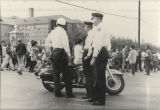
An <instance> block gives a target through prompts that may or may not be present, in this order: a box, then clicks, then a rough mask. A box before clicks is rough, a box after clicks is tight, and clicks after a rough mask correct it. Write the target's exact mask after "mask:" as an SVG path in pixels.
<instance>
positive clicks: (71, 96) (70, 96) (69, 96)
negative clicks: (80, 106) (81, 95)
mask: <svg viewBox="0 0 160 110" xmlns="http://www.w3.org/2000/svg"><path fill="white" fill-rule="evenodd" d="M67 97H68V98H75V95H73V94H72V95H67Z"/></svg>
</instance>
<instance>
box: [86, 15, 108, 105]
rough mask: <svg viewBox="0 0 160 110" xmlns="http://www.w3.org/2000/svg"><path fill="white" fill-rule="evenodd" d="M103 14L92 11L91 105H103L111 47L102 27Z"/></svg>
mask: <svg viewBox="0 0 160 110" xmlns="http://www.w3.org/2000/svg"><path fill="white" fill-rule="evenodd" d="M102 19H103V15H102V14H100V13H92V20H93V24H94V27H93V30H92V31H93V33H94V38H93V42H92V46H91V48H90V49H89V51H90V52H91V53H92V60H91V62H90V65H91V66H93V67H94V72H93V97H92V102H93V105H105V92H106V91H105V88H106V77H105V70H106V66H107V62H108V57H109V53H108V51H110V49H111V42H110V36H109V35H108V34H106V32H105V31H106V30H104V28H103V27H102Z"/></svg>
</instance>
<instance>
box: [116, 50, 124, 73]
mask: <svg viewBox="0 0 160 110" xmlns="http://www.w3.org/2000/svg"><path fill="white" fill-rule="evenodd" d="M116 54H117V58H116V62H117V66H116V69H117V70H119V69H121V70H122V61H123V56H122V52H121V51H120V49H116Z"/></svg>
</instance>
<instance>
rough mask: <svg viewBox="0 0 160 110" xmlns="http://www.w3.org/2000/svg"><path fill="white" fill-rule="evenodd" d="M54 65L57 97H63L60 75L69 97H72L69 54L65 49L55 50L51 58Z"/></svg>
mask: <svg viewBox="0 0 160 110" xmlns="http://www.w3.org/2000/svg"><path fill="white" fill-rule="evenodd" d="M50 59H51V62H52V65H53V71H54V74H53V77H54V82H55V96H59V95H61V85H60V74H61V73H62V75H63V80H64V82H65V90H66V94H67V96H71V95H72V77H71V75H70V72H69V67H68V61H67V54H66V52H65V50H64V49H60V48H54V49H53V52H52V54H51V56H50Z"/></svg>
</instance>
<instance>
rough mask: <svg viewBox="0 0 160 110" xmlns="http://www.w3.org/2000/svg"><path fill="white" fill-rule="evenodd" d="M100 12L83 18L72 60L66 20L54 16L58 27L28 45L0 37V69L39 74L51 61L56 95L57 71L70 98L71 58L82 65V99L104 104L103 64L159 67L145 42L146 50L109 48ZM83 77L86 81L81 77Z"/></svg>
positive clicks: (158, 57) (58, 92) (157, 58)
mask: <svg viewBox="0 0 160 110" xmlns="http://www.w3.org/2000/svg"><path fill="white" fill-rule="evenodd" d="M102 19H103V14H100V13H93V14H92V22H90V21H85V22H84V30H85V31H86V32H87V36H86V39H85V41H84V42H83V40H82V39H78V40H77V42H76V45H75V46H74V47H73V48H74V49H73V50H74V60H72V59H73V57H72V56H71V51H70V46H69V40H68V35H67V33H66V30H65V25H66V21H65V19H64V18H59V19H58V20H57V27H56V28H55V29H54V30H52V31H51V32H50V34H49V35H48V37H47V39H46V40H45V41H44V42H43V43H42V44H41V45H38V42H37V41H34V40H31V41H29V42H28V44H27V45H25V44H24V42H23V41H22V39H18V40H17V44H16V45H13V44H12V43H7V42H6V41H1V71H4V70H5V69H11V70H13V71H15V70H17V73H18V74H19V75H22V72H23V71H24V70H28V71H29V72H34V74H35V75H36V76H39V72H40V71H41V69H42V68H45V67H46V66H48V65H52V68H53V70H54V82H55V92H54V93H55V96H56V97H63V96H64V95H63V94H62V93H61V90H60V74H61V73H62V75H63V77H64V79H65V80H64V82H65V85H66V86H65V89H66V95H67V97H68V98H73V97H74V95H73V93H72V82H71V76H70V74H69V69H68V65H69V63H70V62H72V61H73V62H74V64H75V65H82V66H83V72H80V73H78V77H79V81H78V83H79V84H81V83H85V84H86V94H85V95H84V97H83V98H84V99H88V102H92V103H93V105H105V92H106V91H105V89H104V88H105V87H106V77H105V70H106V65H107V64H109V66H110V68H113V69H117V70H119V71H122V72H125V71H126V72H129V71H130V70H131V71H132V75H135V72H136V71H138V70H140V71H144V69H145V70H146V73H147V75H150V71H152V70H153V71H154V72H156V71H158V70H159V69H160V54H159V53H153V52H152V50H151V48H150V47H149V46H147V48H146V49H145V50H140V49H137V50H136V49H135V47H134V46H133V45H131V46H129V45H126V46H125V47H124V48H123V49H122V50H120V49H118V48H117V49H111V41H110V37H109V35H108V34H106V32H105V29H104V28H103V27H102ZM37 61H40V64H39V66H38V68H35V67H36V65H37ZM82 76H84V77H85V81H83V80H84V79H83V78H82Z"/></svg>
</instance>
